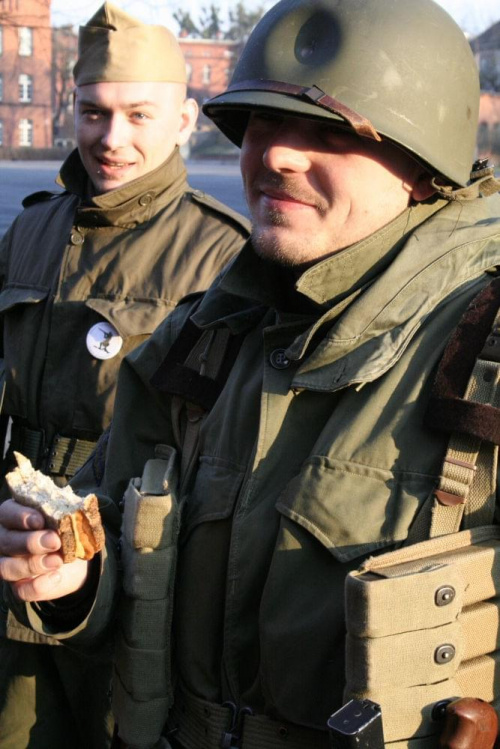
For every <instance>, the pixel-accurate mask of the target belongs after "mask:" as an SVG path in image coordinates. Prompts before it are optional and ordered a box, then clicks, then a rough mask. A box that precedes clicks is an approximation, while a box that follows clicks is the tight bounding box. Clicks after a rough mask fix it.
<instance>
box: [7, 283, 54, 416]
mask: <svg viewBox="0 0 500 749" xmlns="http://www.w3.org/2000/svg"><path fill="white" fill-rule="evenodd" d="M48 295H49V290H48V289H47V288H43V287H34V286H20V285H12V286H11V285H7V286H6V287H5V288H4V289H3V290H2V291H1V292H0V315H1V316H2V325H3V351H4V352H7V357H6V359H5V369H6V399H5V410H6V412H7V413H12V414H15V415H16V416H19V417H22V418H27V417H28V404H27V402H26V393H27V390H28V382H29V381H31V380H32V378H33V377H34V376H35V367H40V366H41V362H42V361H43V356H41V357H39V358H38V359H37V358H36V357H35V356H34V355H33V353H34V352H36V351H37V346H38V345H42V342H41V336H40V330H41V326H42V321H43V314H44V310H45V304H44V302H45V301H46V300H47V298H48Z"/></svg>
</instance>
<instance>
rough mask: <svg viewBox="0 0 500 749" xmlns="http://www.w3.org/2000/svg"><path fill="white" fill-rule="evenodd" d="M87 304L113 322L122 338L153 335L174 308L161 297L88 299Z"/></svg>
mask: <svg viewBox="0 0 500 749" xmlns="http://www.w3.org/2000/svg"><path fill="white" fill-rule="evenodd" d="M85 304H86V306H87V307H89V308H90V309H93V310H94V311H95V312H98V313H99V314H100V315H101V316H102V317H104V319H105V320H107V321H108V322H109V323H111V325H113V326H114V327H115V328H116V330H117V331H118V332H119V334H120V335H121V336H122V338H128V337H129V336H135V335H151V334H152V332H153V331H154V330H155V329H156V328H157V327H158V325H159V324H160V323H161V322H162V320H164V319H165V317H166V316H167V315H168V313H169V312H170V311H171V310H172V307H171V306H169V305H167V304H165V302H163V301H162V300H160V299H146V300H144V301H142V300H130V301H126V300H115V299H87V300H86V302H85Z"/></svg>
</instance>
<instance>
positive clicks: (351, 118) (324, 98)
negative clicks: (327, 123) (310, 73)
mask: <svg viewBox="0 0 500 749" xmlns="http://www.w3.org/2000/svg"><path fill="white" fill-rule="evenodd" d="M227 91H228V92H233V91H269V92H270V93H273V94H285V95H286V96H293V97H294V98H296V99H303V100H306V101H309V102H311V104H315V105H316V106H318V107H321V108H322V109H326V110H327V111H328V112H332V113H333V114H336V115H338V116H339V117H340V118H341V119H343V120H344V122H347V124H348V125H350V126H351V127H352V128H353V130H355V131H356V133H357V134H358V135H361V136H362V137H364V138H372V139H373V140H377V141H381V140H382V138H381V137H380V135H379V134H378V133H377V131H376V130H375V128H374V127H373V125H372V123H371V122H370V120H367V119H366V117H363V116H362V115H360V114H358V112H355V111H354V109H350V107H347V106H346V105H345V104H342V102H341V101H339V100H338V99H334V98H333V96H329V95H328V94H325V92H324V91H322V90H321V89H320V88H318V86H311V87H307V86H296V85H295V84H293V83H285V82H284V81H268V80H264V79H261V78H258V79H255V80H248V81H239V82H238V83H233V84H232V85H231V86H229V87H228V89H227Z"/></svg>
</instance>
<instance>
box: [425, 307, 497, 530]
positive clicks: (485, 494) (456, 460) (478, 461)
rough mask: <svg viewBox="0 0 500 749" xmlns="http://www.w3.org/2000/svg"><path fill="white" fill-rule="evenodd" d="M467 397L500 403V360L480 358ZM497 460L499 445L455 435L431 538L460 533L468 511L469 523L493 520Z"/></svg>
mask: <svg viewBox="0 0 500 749" xmlns="http://www.w3.org/2000/svg"><path fill="white" fill-rule="evenodd" d="M498 321H499V322H500V318H499V319H498ZM465 398H466V399H467V400H471V401H473V402H475V403H484V404H490V405H492V406H494V407H495V408H499V407H500V362H493V361H484V360H482V359H478V360H477V362H476V365H475V367H474V369H473V371H472V375H471V378H470V381H469V385H468V387H467V391H466V393H465ZM482 445H483V448H482ZM497 460H498V446H497V445H489V444H488V443H486V444H484V443H482V441H481V440H480V439H478V438H477V437H474V436H471V435H468V434H461V433H456V434H453V435H452V437H451V439H450V442H449V444H448V450H447V452H446V457H445V459H444V462H443V468H442V472H441V477H440V482H439V487H438V489H437V490H436V491H435V502H434V508H433V512H432V521H431V530H430V538H435V537H436V536H443V535H445V534H446V533H456V532H457V531H458V530H459V529H460V526H461V523H462V518H464V513H465V518H464V525H465V526H466V527H469V526H479V525H487V524H489V523H491V522H492V520H493V514H494V511H495V492H496V468H497Z"/></svg>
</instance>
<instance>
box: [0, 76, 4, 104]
mask: <svg viewBox="0 0 500 749" xmlns="http://www.w3.org/2000/svg"><path fill="white" fill-rule="evenodd" d="M0 101H3V73H0Z"/></svg>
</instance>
